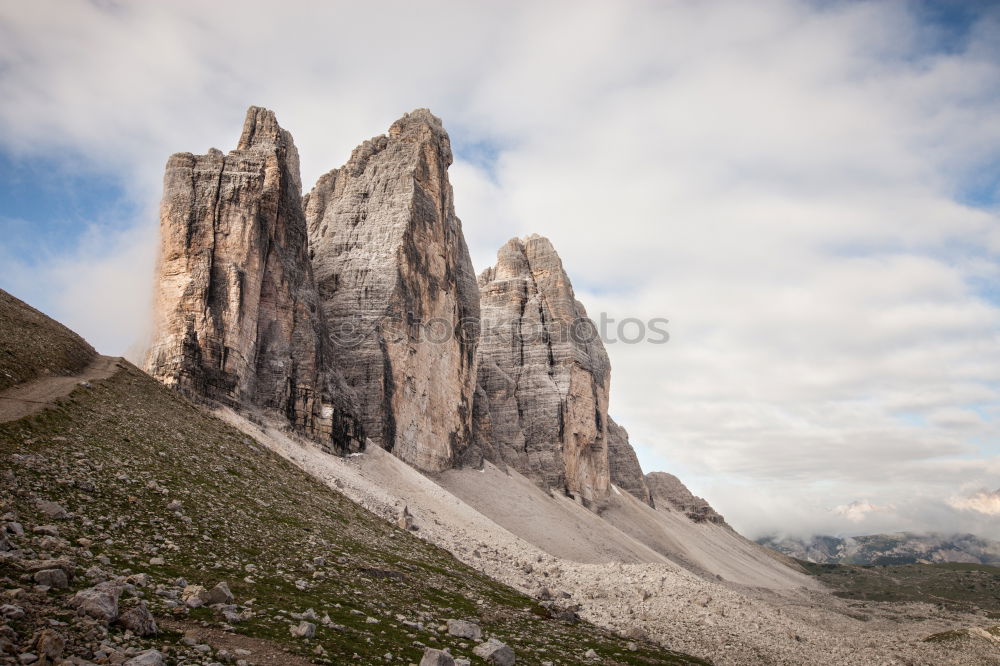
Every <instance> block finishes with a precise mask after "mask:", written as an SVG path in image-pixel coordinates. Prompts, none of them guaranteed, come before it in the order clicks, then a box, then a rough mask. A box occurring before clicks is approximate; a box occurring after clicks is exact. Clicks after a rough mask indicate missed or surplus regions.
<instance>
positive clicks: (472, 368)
mask: <svg viewBox="0 0 1000 666" xmlns="http://www.w3.org/2000/svg"><path fill="white" fill-rule="evenodd" d="M451 162H452V153H451V144H450V141H449V139H448V135H447V133H446V132H445V131H444V129H443V128H442V126H441V121H440V120H439V119H438V118H436V117H435V116H433V115H432V114H431V113H430V112H429V111H427V110H426V109H420V110H417V111H414V112H413V113H409V114H407V115H405V116H404V117H403V118H401V119H400V120H398V121H397V122H396V123H394V124H393V125H392V127H391V128H390V129H389V133H388V135H383V136H379V137H375V138H374V139H371V140H370V141H366V142H365V143H363V144H362V145H361V146H359V147H358V148H356V149H355V151H354V153H353V154H352V155H351V158H350V160H349V161H348V162H347V164H345V165H344V166H343V167H341V168H340V169H335V170H333V171H331V172H329V173H327V174H326V175H324V176H322V177H321V178H320V179H319V182H317V183H316V186H315V187H314V188H313V190H312V191H311V192H310V193H309V195H308V196H307V197H306V200H305V201H304V206H305V215H306V219H307V221H308V228H309V241H310V246H311V249H312V261H313V270H314V271H315V275H316V280H317V284H318V286H319V293H320V301H321V304H322V310H323V313H324V316H325V317H326V321H327V324H328V326H329V328H330V334H331V340H332V341H333V345H332V349H333V352H334V358H335V362H336V364H337V366H338V367H339V368H340V369H341V370H342V371H343V372H344V375H345V377H346V379H347V382H348V383H349V384H350V386H351V387H352V388H353V390H354V391H355V392H356V393H357V396H358V405H359V409H360V412H361V416H362V419H363V422H364V426H365V431H366V434H367V435H368V436H369V437H370V438H371V439H372V440H373V441H374V442H376V443H378V444H379V445H381V446H383V447H384V448H386V449H388V450H391V451H392V452H393V453H395V454H396V455H397V456H398V457H400V458H402V459H403V460H405V461H407V462H409V463H410V464H412V465H415V466H416V467H418V468H420V469H423V470H427V471H440V470H443V469H447V468H449V467H451V466H453V465H455V464H457V463H459V462H461V461H463V460H465V459H466V457H467V453H468V452H469V451H468V450H469V447H470V446H473V439H474V436H473V432H472V412H473V395H474V391H475V381H476V340H477V329H478V320H479V291H478V288H477V286H476V279H475V273H474V272H473V269H472V261H471V260H470V258H469V251H468V248H467V247H466V244H465V238H464V236H463V234H462V225H461V222H460V221H459V219H458V218H457V217H456V216H455V210H454V204H453V201H452V189H451V185H450V183H449V181H448V166H449V165H450V164H451Z"/></svg>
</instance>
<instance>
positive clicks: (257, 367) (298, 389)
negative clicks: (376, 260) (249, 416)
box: [145, 107, 364, 451]
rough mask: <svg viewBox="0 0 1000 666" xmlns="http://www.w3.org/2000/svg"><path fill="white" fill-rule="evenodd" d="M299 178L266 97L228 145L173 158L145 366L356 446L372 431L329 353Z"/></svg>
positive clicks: (189, 389)
mask: <svg viewBox="0 0 1000 666" xmlns="http://www.w3.org/2000/svg"><path fill="white" fill-rule="evenodd" d="M300 183H301V180H300V176H299V161H298V152H297V151H296V149H295V143H294V141H293V140H292V137H291V135H290V134H289V133H288V132H286V131H285V130H283V129H282V128H281V126H280V125H278V121H277V119H276V118H275V115H274V113H273V112H272V111H268V110H267V109H262V108H259V107H250V109H249V110H248V111H247V115H246V120H245V122H244V125H243V132H242V135H241V138H240V141H239V145H238V147H237V149H236V150H233V151H231V152H230V153H229V154H227V155H224V154H222V153H221V152H220V151H217V150H211V151H209V153H208V154H206V155H192V154H190V153H179V154H176V155H173V156H172V157H170V159H169V160H168V161H167V167H166V173H165V176H164V187H163V200H162V202H161V206H160V258H159V261H158V265H157V271H158V279H157V282H156V289H157V294H156V300H155V311H156V327H155V338H154V340H153V343H152V345H151V347H150V350H149V352H148V354H147V357H146V362H145V367H146V369H147V371H148V372H149V373H150V374H152V375H153V376H154V377H157V378H158V379H160V380H161V381H163V382H164V383H166V384H167V385H171V386H175V387H177V388H179V389H181V390H182V391H184V392H186V393H188V394H189V395H192V396H194V397H199V398H205V399H208V400H211V401H216V402H221V403H223V404H227V405H232V406H234V407H246V406H251V405H252V406H256V407H261V408H265V409H272V410H276V411H278V412H281V413H282V414H284V415H285V416H286V417H287V418H288V419H289V421H290V422H291V423H292V425H293V426H295V427H296V428H298V429H300V430H302V431H304V432H306V433H307V434H309V435H310V436H312V437H314V438H316V439H317V440H318V441H320V442H321V443H322V444H323V445H324V446H326V447H328V448H331V449H332V450H338V451H343V450H349V449H356V448H358V447H360V446H361V445H362V443H363V441H364V440H363V435H362V431H361V428H360V423H359V422H358V421H357V419H356V418H355V416H354V408H353V406H352V404H351V401H352V398H351V396H350V392H349V390H348V389H347V388H346V386H345V385H344V383H343V380H342V378H340V377H339V375H338V374H337V373H336V371H335V370H334V369H333V367H332V366H331V364H330V358H329V356H328V354H327V351H326V347H327V342H326V337H327V333H326V327H325V323H324V322H323V320H322V318H321V317H320V315H319V304H318V301H319V295H318V292H317V290H316V284H315V282H314V280H313V275H312V269H311V266H310V264H309V256H308V244H307V235H306V224H305V217H304V215H303V213H302V208H301V186H300Z"/></svg>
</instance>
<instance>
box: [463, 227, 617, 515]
mask: <svg viewBox="0 0 1000 666" xmlns="http://www.w3.org/2000/svg"><path fill="white" fill-rule="evenodd" d="M479 289H480V294H481V299H482V300H481V313H482V337H481V340H480V347H479V371H478V377H479V384H480V386H481V387H482V389H483V392H484V394H485V397H486V399H487V400H488V403H489V417H490V426H491V428H490V429H491V432H492V444H493V446H494V447H495V450H496V455H498V456H499V458H500V460H501V461H502V462H504V463H505V464H508V465H510V466H512V467H514V468H515V469H516V470H518V471H519V472H521V473H522V474H524V475H525V476H527V477H529V478H531V479H533V480H534V481H535V482H536V483H538V484H540V485H543V486H546V487H549V488H553V489H559V490H564V491H565V492H567V493H569V494H571V495H573V496H579V497H580V498H582V499H583V500H584V501H585V502H587V503H590V502H601V501H603V500H605V499H606V498H607V497H608V490H609V488H610V476H609V465H608V391H609V389H610V383H611V366H610V363H609V362H608V355H607V353H606V352H605V350H604V345H603V343H602V342H601V340H600V337H599V336H598V334H597V330H596V328H595V327H594V325H593V323H592V322H591V321H590V319H588V318H587V313H586V311H585V310H584V308H583V305H581V304H580V303H579V302H578V301H577V300H576V298H575V296H574V293H573V286H572V284H571V283H570V281H569V278H568V277H567V275H566V272H565V271H564V270H563V267H562V262H561V261H560V259H559V256H558V255H557V254H556V251H555V249H554V248H553V247H552V244H551V243H550V242H549V241H548V239H546V238H543V237H541V236H529V237H528V238H526V239H524V240H521V239H517V238H515V239H512V240H510V241H509V242H508V243H507V244H506V245H504V246H503V248H501V249H500V251H499V252H498V254H497V263H496V265H495V266H493V267H492V268H488V269H486V270H485V271H483V272H482V273H481V274H480V275H479Z"/></svg>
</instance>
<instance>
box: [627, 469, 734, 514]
mask: <svg viewBox="0 0 1000 666" xmlns="http://www.w3.org/2000/svg"><path fill="white" fill-rule="evenodd" d="M646 485H647V486H648V487H649V492H650V494H651V495H652V498H653V501H654V502H656V506H657V508H673V509H676V510H677V511H680V512H681V513H683V514H685V515H686V516H687V517H688V518H690V519H691V520H693V521H694V522H696V523H705V522H708V523H716V524H718V525H727V523H726V520H725V518H723V517H722V516H721V515H719V514H718V513H716V511H715V509H713V508H712V507H711V506H710V505H709V503H708V502H706V501H705V500H704V499H702V498H701V497H697V496H695V495H692V494H691V491H690V490H688V489H687V486H685V485H684V484H683V483H681V480H680V479H678V478H677V477H676V476H674V475H673V474H667V473H666V472H650V473H649V474H647V475H646ZM727 526H728V525H727Z"/></svg>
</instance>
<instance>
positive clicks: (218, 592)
mask: <svg viewBox="0 0 1000 666" xmlns="http://www.w3.org/2000/svg"><path fill="white" fill-rule="evenodd" d="M201 600H202V601H203V602H204V603H205V605H206V606H213V605H215V604H231V603H233V593H232V592H230V591H229V585H228V584H226V582H225V581H222V582H220V583H217V584H216V585H215V587H213V588H212V589H211V590H208V591H206V592H204V593H203V594H202V595H201Z"/></svg>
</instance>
